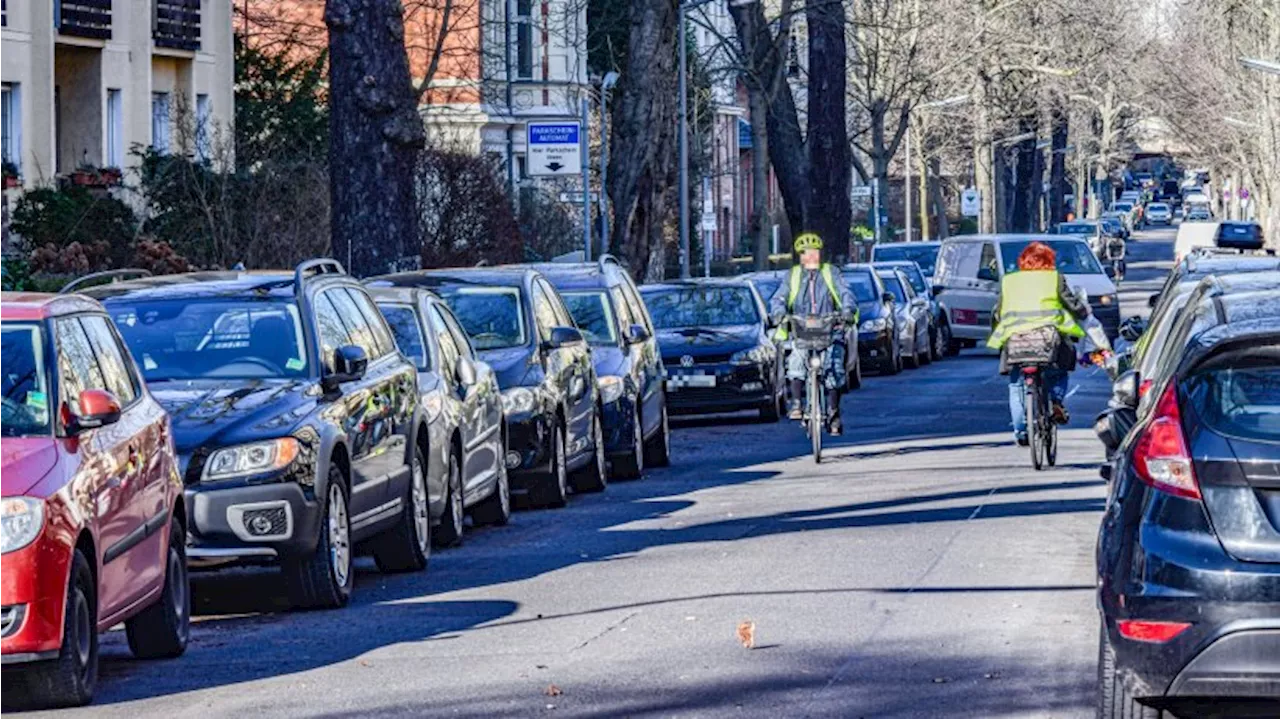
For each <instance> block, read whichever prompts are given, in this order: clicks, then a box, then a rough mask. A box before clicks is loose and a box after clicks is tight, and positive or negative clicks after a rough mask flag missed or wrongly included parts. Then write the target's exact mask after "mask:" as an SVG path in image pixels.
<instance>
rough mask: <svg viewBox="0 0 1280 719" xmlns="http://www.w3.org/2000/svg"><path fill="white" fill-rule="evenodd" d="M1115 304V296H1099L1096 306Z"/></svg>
mask: <svg viewBox="0 0 1280 719" xmlns="http://www.w3.org/2000/svg"><path fill="white" fill-rule="evenodd" d="M1115 303H1116V296H1115V295H1101V296H1100V297H1098V304H1100V305H1113V304H1115Z"/></svg>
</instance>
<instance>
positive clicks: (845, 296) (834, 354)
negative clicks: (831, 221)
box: [769, 232, 858, 434]
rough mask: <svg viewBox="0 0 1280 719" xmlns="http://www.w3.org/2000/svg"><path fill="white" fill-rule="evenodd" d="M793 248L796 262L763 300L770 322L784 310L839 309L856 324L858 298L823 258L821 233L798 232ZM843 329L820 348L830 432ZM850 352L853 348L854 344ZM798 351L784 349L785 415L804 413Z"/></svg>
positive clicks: (840, 380) (803, 371)
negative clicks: (826, 388) (775, 289)
mask: <svg viewBox="0 0 1280 719" xmlns="http://www.w3.org/2000/svg"><path fill="white" fill-rule="evenodd" d="M793 244H794V248H795V251H796V254H798V255H799V256H800V264H798V265H793V266H792V268H791V274H790V275H789V276H788V278H787V281H786V282H783V283H782V284H780V285H778V289H777V291H776V292H774V293H773V297H772V298H771V299H770V300H769V315H770V316H771V317H772V318H773V319H774V321H775V322H781V321H782V320H783V318H784V317H786V316H787V315H798V316H807V317H821V316H824V315H829V314H834V313H837V312H838V313H840V314H842V315H844V317H845V319H846V321H850V322H853V323H854V324H855V325H856V324H857V313H858V302H857V300H856V299H854V297H853V293H852V292H850V291H849V287H848V286H847V285H845V284H844V282H842V281H841V280H840V273H839V271H837V270H836V269H835V268H833V267H832V266H831V263H829V262H823V261H822V238H821V237H819V236H818V233H816V232H801V233H800V234H799V235H797V236H796V239H795V242H794V243H793ZM777 337H778V339H779V340H783V341H785V340H786V338H787V334H786V328H785V327H783V328H782V329H780V330H779V331H778V336H777ZM846 351H848V348H847V347H845V346H844V333H843V332H840V333H838V334H837V336H836V337H835V342H834V343H833V344H832V345H831V348H830V349H829V350H827V352H826V353H825V354H826V356H825V367H826V370H825V374H826V378H827V387H828V389H829V390H830V391H829V392H827V417H828V424H827V430H828V431H829V432H830V433H831V434H842V433H843V432H844V425H843V423H842V422H841V421H840V397H841V394H842V390H843V389H844V387H845V381H846V379H845V367H844V362H845V352H846ZM854 351H855V352H856V351H857V349H856V348H855V349H854ZM804 360H805V358H804V355H803V353H800V352H791V353H790V354H788V355H787V410H788V411H787V416H788V417H790V418H791V419H801V418H803V416H804V414H803V412H801V410H800V397H801V395H803V394H804V381H805V377H806V376H807V373H808V368H807V367H805V362H804Z"/></svg>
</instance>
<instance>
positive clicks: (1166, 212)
mask: <svg viewBox="0 0 1280 719" xmlns="http://www.w3.org/2000/svg"><path fill="white" fill-rule="evenodd" d="M1146 222H1147V224H1148V225H1172V224H1173V208H1172V207H1169V205H1168V203H1165V202H1153V203H1151V204H1149V205H1147V211H1146Z"/></svg>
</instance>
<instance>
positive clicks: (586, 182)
mask: <svg viewBox="0 0 1280 719" xmlns="http://www.w3.org/2000/svg"><path fill="white" fill-rule="evenodd" d="M590 104H591V103H590V102H589V101H588V100H587V98H586V96H585V95H584V96H583V97H582V132H581V133H579V134H578V142H580V143H582V247H583V250H584V251H585V252H586V255H585V257H586V258H587V262H590V261H591V158H590V154H591V153H590V152H588V151H587V150H588V146H587V131H588V130H589V129H590V127H591V126H590V125H588V124H587V123H588V122H590V115H589V114H588V111H589V110H590Z"/></svg>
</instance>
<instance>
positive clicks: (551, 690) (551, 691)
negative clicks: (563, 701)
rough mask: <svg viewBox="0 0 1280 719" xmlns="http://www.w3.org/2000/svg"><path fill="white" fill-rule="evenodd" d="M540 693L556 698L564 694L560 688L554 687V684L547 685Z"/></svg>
mask: <svg viewBox="0 0 1280 719" xmlns="http://www.w3.org/2000/svg"><path fill="white" fill-rule="evenodd" d="M542 693H543V694H546V695H547V696H549V697H558V696H560V695H561V694H564V690H562V689H561V688H560V687H558V686H556V685H555V684H548V685H547V688H546V689H545V690H543V692H542Z"/></svg>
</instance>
